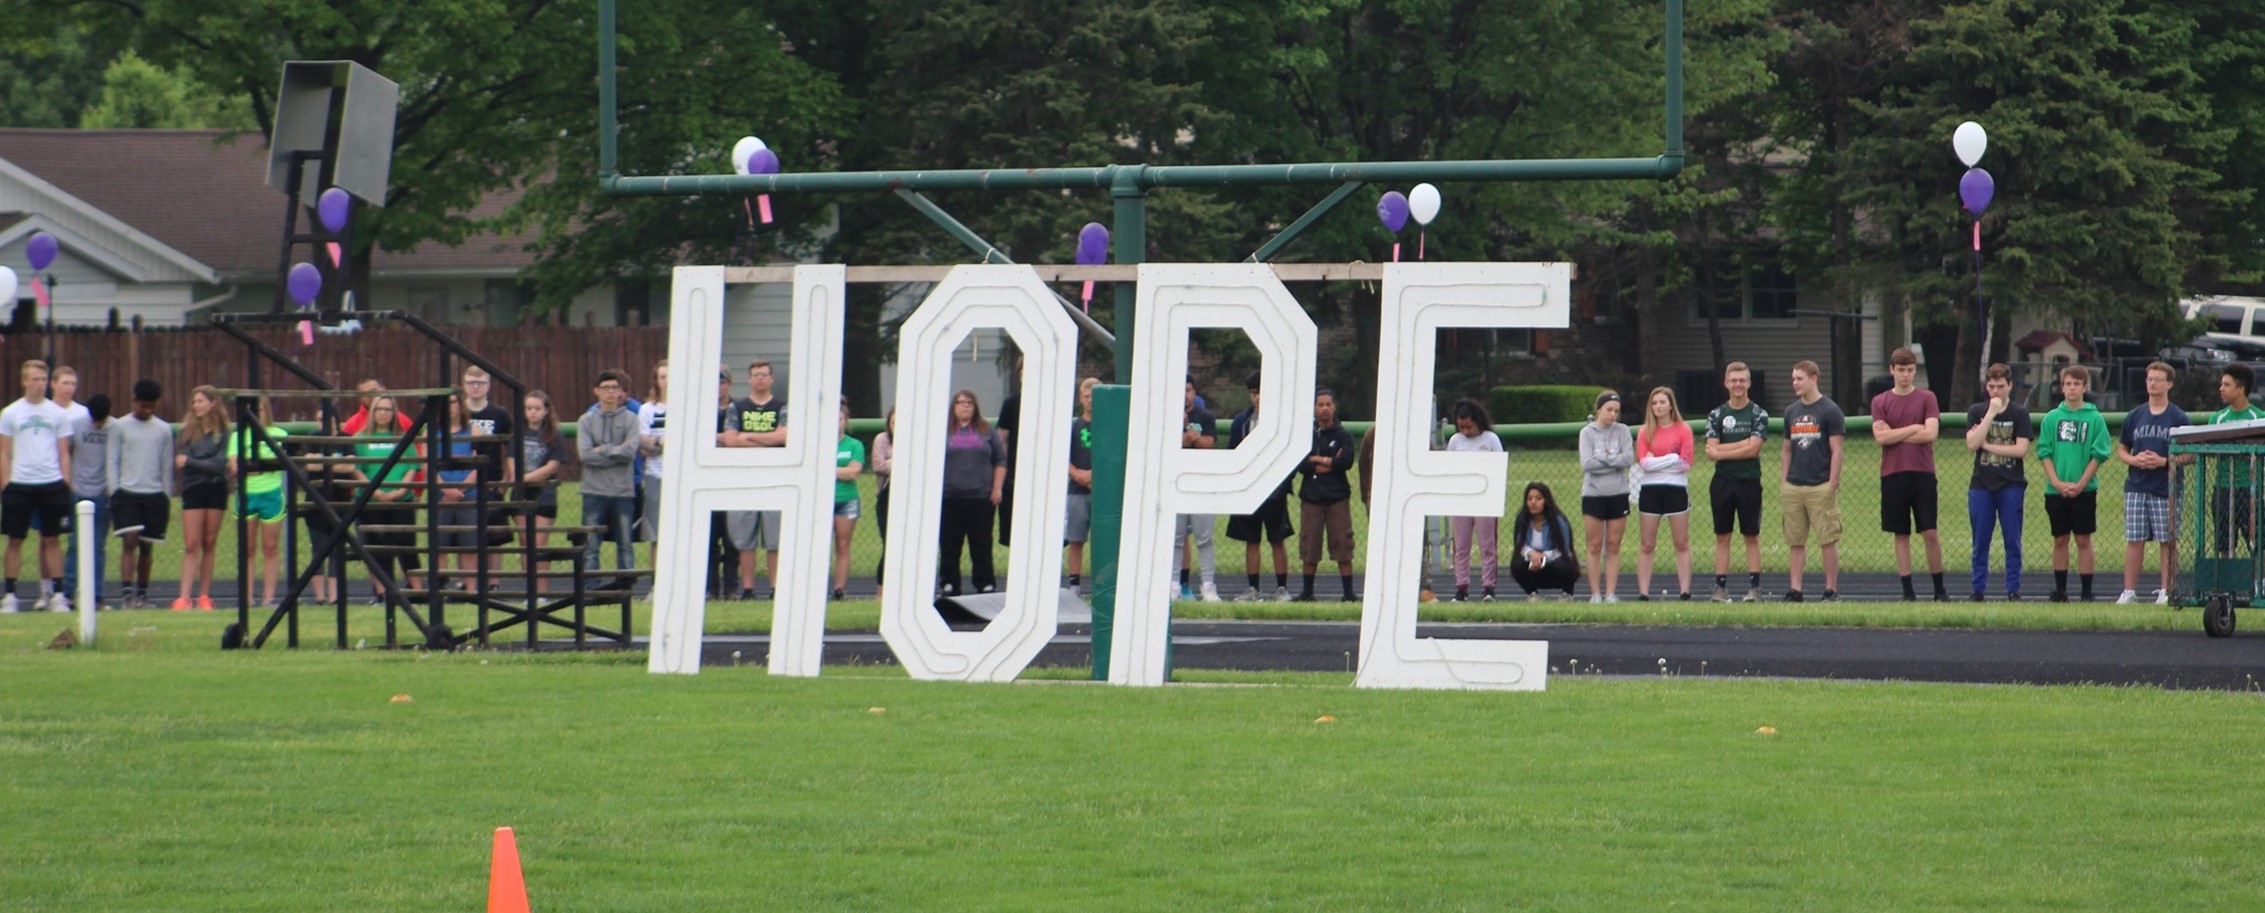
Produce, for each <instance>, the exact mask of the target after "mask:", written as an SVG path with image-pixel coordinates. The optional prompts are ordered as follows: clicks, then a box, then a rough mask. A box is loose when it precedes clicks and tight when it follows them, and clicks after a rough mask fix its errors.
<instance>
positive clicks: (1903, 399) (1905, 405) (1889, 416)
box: [1872, 387, 1943, 476]
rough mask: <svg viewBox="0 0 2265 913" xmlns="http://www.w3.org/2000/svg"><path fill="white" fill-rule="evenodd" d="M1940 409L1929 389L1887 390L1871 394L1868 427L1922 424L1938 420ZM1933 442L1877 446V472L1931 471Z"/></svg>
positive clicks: (1933, 450) (1932, 469)
mask: <svg viewBox="0 0 2265 913" xmlns="http://www.w3.org/2000/svg"><path fill="white" fill-rule="evenodd" d="M1942 414H1943V413H1942V409H1941V408H1940V407H1938V406H1936V404H1935V394H1934V391H1932V390H1922V389H1919V388H1917V387H1913V388H1912V390H1911V392H1909V393H1906V394H1904V395H1902V396H1897V395H1896V393H1895V391H1894V390H1889V391H1887V392H1885V393H1882V394H1880V395H1878V396H1875V397H1872V427H1873V428H1875V429H1877V428H1903V427H1907V426H1910V425H1924V424H1926V423H1927V420H1928V419H1938V420H1939V419H1941V418H1942ZM1934 471H1935V445H1933V444H1912V443H1902V444H1889V445H1887V446H1886V447H1882V448H1880V475H1882V476H1890V475H1894V474H1896V473H1899V472H1934Z"/></svg>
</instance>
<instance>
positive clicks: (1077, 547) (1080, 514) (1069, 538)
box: [1062, 377, 1234, 593]
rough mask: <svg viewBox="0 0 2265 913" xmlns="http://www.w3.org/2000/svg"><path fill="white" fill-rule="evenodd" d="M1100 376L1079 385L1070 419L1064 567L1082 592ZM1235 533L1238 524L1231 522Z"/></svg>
mask: <svg viewBox="0 0 2265 913" xmlns="http://www.w3.org/2000/svg"><path fill="white" fill-rule="evenodd" d="M1100 385H1101V379H1100V378H1098V377H1088V378H1086V379H1084V380H1081V381H1078V384H1077V417H1076V418H1073V419H1071V420H1070V505H1069V510H1068V512H1067V513H1066V514H1065V515H1064V517H1063V523H1062V549H1063V551H1062V566H1063V568H1064V569H1065V570H1067V571H1069V575H1070V580H1069V583H1068V585H1067V588H1068V589H1069V590H1070V592H1072V593H1082V592H1083V589H1082V587H1083V586H1084V583H1085V581H1084V573H1085V542H1086V540H1087V539H1090V538H1092V537H1093V388H1095V387H1098V386H1100ZM1227 528H1228V530H1229V532H1230V533H1231V532H1232V531H1233V529H1234V524H1233V523H1231V522H1230V523H1229V524H1228V527H1227Z"/></svg>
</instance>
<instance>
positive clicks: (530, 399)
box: [519, 390, 569, 590]
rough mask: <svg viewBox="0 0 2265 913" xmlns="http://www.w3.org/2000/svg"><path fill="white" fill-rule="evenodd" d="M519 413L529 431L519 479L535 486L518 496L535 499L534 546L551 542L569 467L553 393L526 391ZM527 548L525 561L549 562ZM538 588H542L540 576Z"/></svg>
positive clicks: (539, 564) (523, 444)
mask: <svg viewBox="0 0 2265 913" xmlns="http://www.w3.org/2000/svg"><path fill="white" fill-rule="evenodd" d="M519 409H520V417H521V419H522V420H523V421H525V422H526V425H525V427H526V429H527V434H526V437H525V438H523V439H522V442H521V444H520V450H519V468H520V470H521V472H520V476H519V481H520V482H521V483H523V484H526V485H530V486H532V487H523V488H521V489H520V492H519V500H522V501H533V502H535V506H534V507H531V508H528V509H527V512H528V513H531V514H534V515H535V532H534V536H533V541H531V542H529V543H527V544H528V545H529V546H532V547H533V548H537V549H540V548H544V547H546V546H548V545H550V541H551V537H550V533H548V532H545V530H548V529H550V528H551V527H552V526H554V525H556V524H557V523H558V484H557V483H558V474H559V473H561V472H564V471H565V470H566V455H567V453H568V452H569V451H568V450H567V449H566V439H565V438H563V437H561V436H560V435H559V433H558V412H557V410H556V409H554V408H553V407H552V406H551V395H550V394H549V393H545V392H543V391H541V390H530V391H527V398H526V399H525V400H524V401H522V402H521V403H520V404H519ZM537 554H539V553H538V552H532V551H530V552H528V557H527V558H526V559H525V561H526V562H532V563H533V565H534V566H535V567H536V568H538V569H539V568H542V567H544V566H546V565H548V564H549V563H550V562H548V561H545V560H543V559H541V558H539V557H536V555H537ZM535 587H536V589H538V590H540V589H543V588H544V586H543V582H542V581H541V580H537V581H535Z"/></svg>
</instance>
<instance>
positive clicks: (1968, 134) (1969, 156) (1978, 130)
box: [1950, 121, 1990, 168]
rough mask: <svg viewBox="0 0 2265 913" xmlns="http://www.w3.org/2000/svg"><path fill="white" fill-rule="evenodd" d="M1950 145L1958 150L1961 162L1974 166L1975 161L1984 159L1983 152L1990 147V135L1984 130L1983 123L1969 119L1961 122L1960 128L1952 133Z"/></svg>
mask: <svg viewBox="0 0 2265 913" xmlns="http://www.w3.org/2000/svg"><path fill="white" fill-rule="evenodd" d="M1950 147H1951V148H1952V149H1955V150H1957V151H1958V160H1959V161H1960V162H1964V163H1965V164H1966V167H1968V168H1972V167H1974V163H1975V162H1979V161H1981V160H1982V153H1983V152H1984V151H1987V150H1988V149H1989V148H1990V135H1989V134H1987V133H1984V132H1982V125H1981V124H1977V123H1975V122H1973V121H1967V122H1965V123H1963V124H1959V125H1958V130H1957V131H1956V132H1954V133H1952V134H1951V135H1950Z"/></svg>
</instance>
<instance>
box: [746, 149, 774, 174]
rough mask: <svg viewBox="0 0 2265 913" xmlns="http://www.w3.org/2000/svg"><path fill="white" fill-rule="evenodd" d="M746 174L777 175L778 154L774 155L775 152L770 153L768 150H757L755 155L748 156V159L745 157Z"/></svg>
mask: <svg viewBox="0 0 2265 913" xmlns="http://www.w3.org/2000/svg"><path fill="white" fill-rule="evenodd" d="M747 173H748V174H777V173H779V154H778V153H776V152H772V151H771V150H769V149H757V150H755V154H754V155H750V156H748V157H747Z"/></svg>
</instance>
